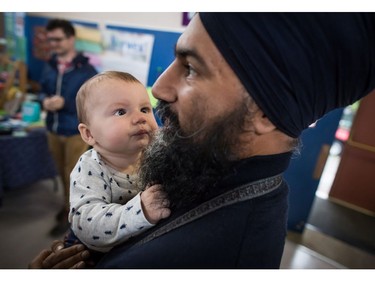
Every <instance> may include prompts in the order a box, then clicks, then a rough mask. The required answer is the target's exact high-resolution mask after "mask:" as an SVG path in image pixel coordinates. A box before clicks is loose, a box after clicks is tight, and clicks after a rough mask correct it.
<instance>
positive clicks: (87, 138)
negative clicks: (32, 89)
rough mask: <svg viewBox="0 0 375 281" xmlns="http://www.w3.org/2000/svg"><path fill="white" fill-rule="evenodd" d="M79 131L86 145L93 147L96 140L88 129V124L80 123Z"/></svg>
mask: <svg viewBox="0 0 375 281" xmlns="http://www.w3.org/2000/svg"><path fill="white" fill-rule="evenodd" d="M78 130H79V133H80V134H81V138H82V139H83V141H84V142H85V143H87V144H88V145H91V146H93V145H94V144H95V139H94V137H93V136H92V135H91V131H90V129H89V128H88V127H87V125H86V124H83V123H79V125H78Z"/></svg>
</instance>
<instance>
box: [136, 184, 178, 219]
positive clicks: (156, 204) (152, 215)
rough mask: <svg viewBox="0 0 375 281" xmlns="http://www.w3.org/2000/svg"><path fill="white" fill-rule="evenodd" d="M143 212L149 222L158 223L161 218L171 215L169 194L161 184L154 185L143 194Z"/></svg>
mask: <svg viewBox="0 0 375 281" xmlns="http://www.w3.org/2000/svg"><path fill="white" fill-rule="evenodd" d="M141 204H142V209H143V213H144V214H145V217H146V219H147V220H148V221H149V223H152V224H156V223H157V222H158V221H159V220H161V219H165V218H167V217H169V215H170V214H171V210H170V209H169V208H168V207H169V200H168V198H167V194H166V193H165V192H164V191H163V189H162V187H161V185H160V184H156V185H152V186H150V187H149V188H147V189H146V190H145V191H143V192H142V194H141Z"/></svg>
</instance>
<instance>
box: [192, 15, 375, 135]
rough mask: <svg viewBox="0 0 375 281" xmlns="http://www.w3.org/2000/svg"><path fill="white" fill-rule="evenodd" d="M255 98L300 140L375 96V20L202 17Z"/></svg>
mask: <svg viewBox="0 0 375 281" xmlns="http://www.w3.org/2000/svg"><path fill="white" fill-rule="evenodd" d="M199 16H200V18H201V21H202V23H203V25H204V27H205V29H206V30H207V32H208V34H209V36H210V37H211V39H212V40H213V42H214V43H215V45H216V46H217V48H218V49H219V51H220V53H221V54H222V55H223V57H224V58H225V60H226V61H227V62H228V64H229V65H230V66H231V67H232V69H233V71H234V72H235V73H236V75H237V76H238V78H239V79H240V81H241V82H242V84H243V85H244V87H245V88H246V90H247V91H248V92H249V94H250V95H251V97H252V98H253V99H254V101H255V102H256V103H257V105H258V106H259V107H260V109H261V110H262V111H263V112H264V113H265V115H266V116H267V117H268V118H269V119H270V120H271V122H272V123H273V124H274V125H275V126H276V127H277V128H278V129H279V130H281V131H282V132H284V133H286V134H287V135H289V136H291V137H298V136H299V135H300V134H301V132H302V131H303V130H304V129H305V128H307V127H308V126H309V125H311V124H312V123H314V122H315V121H316V120H318V119H319V118H321V117H322V116H323V115H324V114H326V113H328V112H329V111H331V110H333V109H335V108H339V107H344V106H347V105H350V104H352V103H354V102H355V101H357V100H359V99H361V98H362V97H363V96H365V95H367V94H368V93H369V92H370V91H371V90H373V89H374V88H375V13H199Z"/></svg>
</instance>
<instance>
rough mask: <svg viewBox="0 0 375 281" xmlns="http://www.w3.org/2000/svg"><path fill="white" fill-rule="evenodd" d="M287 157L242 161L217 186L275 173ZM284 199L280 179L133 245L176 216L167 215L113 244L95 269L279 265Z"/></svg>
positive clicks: (284, 222) (284, 187) (229, 186)
mask: <svg viewBox="0 0 375 281" xmlns="http://www.w3.org/2000/svg"><path fill="white" fill-rule="evenodd" d="M290 156H291V154H290V153H284V154H279V155H271V156H258V157H253V158H249V159H245V160H242V161H240V162H239V163H238V165H237V166H236V169H235V173H233V174H231V175H229V176H228V177H227V178H226V180H224V181H222V182H221V183H220V185H221V187H223V186H226V190H227V191H231V190H234V189H236V188H237V187H239V186H244V185H247V184H248V183H257V182H258V183H259V181H262V179H266V178H269V177H273V176H275V175H279V174H281V173H282V172H283V171H285V169H286V168H287V167H288V164H289V159H290ZM238 195H239V197H240V196H242V195H241V193H239V194H238ZM233 198H235V196H234V197H230V198H229V200H231V199H233ZM287 198H288V186H287V184H286V183H285V182H284V181H281V184H279V185H278V187H277V188H276V189H274V190H273V191H271V192H269V193H267V194H265V195H262V196H259V197H256V198H253V199H249V200H245V201H239V202H237V203H235V204H230V205H226V203H223V205H224V206H223V207H221V208H219V209H217V210H214V211H212V212H210V213H208V214H206V215H203V216H202V217H200V218H198V219H196V220H194V221H191V222H189V223H186V224H184V225H182V226H180V227H177V228H175V229H172V230H171V231H169V232H167V233H164V234H162V235H160V236H157V237H156V238H153V239H151V240H150V241H148V242H145V243H143V244H142V243H141V244H136V243H139V241H140V240H141V239H144V238H145V237H150V235H155V233H157V232H158V231H159V230H160V229H161V228H162V227H163V226H165V225H166V224H168V223H170V222H171V221H174V219H176V218H178V217H179V216H180V215H181V214H178V213H175V214H172V216H171V217H170V218H168V219H166V220H165V221H164V222H162V223H159V224H158V225H157V226H156V227H154V228H152V229H150V230H148V231H147V232H146V233H144V234H142V235H140V236H138V237H135V238H133V239H132V240H130V241H128V242H126V243H124V244H123V245H121V246H118V247H116V248H114V249H112V250H111V251H110V252H109V253H107V254H106V255H104V257H103V258H102V259H101V260H100V261H99V263H98V264H97V268H143V269H144V268H146V269H151V268H157V269H232V268H245V269H250V268H253V269H275V268H279V266H280V262H281V258H282V254H283V250H284V243H285V238H286V233H287V231H286V229H287V209H288V200H287ZM227 199H228V198H227ZM227 199H225V200H227ZM225 200H220V201H219V202H225Z"/></svg>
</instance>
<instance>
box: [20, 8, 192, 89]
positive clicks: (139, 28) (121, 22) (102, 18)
mask: <svg viewBox="0 0 375 281" xmlns="http://www.w3.org/2000/svg"><path fill="white" fill-rule="evenodd" d="M49 18H65V19H68V20H70V21H72V22H73V23H80V24H85V25H91V26H92V27H95V28H97V29H98V30H100V31H103V32H104V30H105V29H106V27H109V26H111V27H112V28H116V29H119V30H123V31H128V32H134V33H137V32H139V33H145V34H152V35H153V36H154V38H155V40H154V46H153V51H152V57H151V61H150V68H149V75H148V79H147V85H146V86H152V84H153V83H154V82H155V80H156V79H157V77H158V76H159V75H160V74H161V73H162V72H163V71H164V70H165V69H166V68H167V67H168V65H169V64H170V63H171V62H172V61H173V58H174V45H175V43H176V42H177V39H178V37H179V36H180V34H181V33H182V32H183V30H184V28H185V27H184V25H183V24H182V21H183V13H182V12H163V13H161V12H160V13H154V12H148V13H87V12H86V13H66V12H64V13H60V12H48V13H47V12H43V13H31V12H28V13H26V26H25V33H26V37H27V38H28V55H27V58H28V59H27V64H28V66H29V71H28V77H29V79H30V80H33V81H38V80H39V76H40V73H41V71H42V66H43V61H42V60H40V59H37V58H35V56H34V55H33V46H32V42H33V38H34V28H35V27H40V26H44V25H45V24H46V23H47V21H48V19H49Z"/></svg>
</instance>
